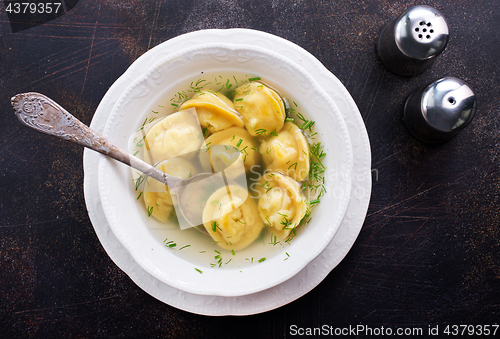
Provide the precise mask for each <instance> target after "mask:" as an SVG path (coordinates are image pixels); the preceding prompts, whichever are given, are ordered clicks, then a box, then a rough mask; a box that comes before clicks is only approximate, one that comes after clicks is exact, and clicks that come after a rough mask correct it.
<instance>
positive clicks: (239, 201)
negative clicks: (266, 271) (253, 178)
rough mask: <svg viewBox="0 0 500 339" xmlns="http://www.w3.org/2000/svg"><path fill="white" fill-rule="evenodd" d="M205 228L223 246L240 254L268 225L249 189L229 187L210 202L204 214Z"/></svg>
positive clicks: (216, 193)
mask: <svg viewBox="0 0 500 339" xmlns="http://www.w3.org/2000/svg"><path fill="white" fill-rule="evenodd" d="M227 189H229V190H230V192H231V194H230V195H229V194H228V193H227ZM203 225H204V226H205V229H206V230H207V232H208V234H210V236H211V237H212V238H213V239H214V240H215V241H217V243H218V245H219V246H221V247H222V248H225V249H233V250H239V249H242V248H245V247H247V246H248V245H250V244H251V243H252V242H253V241H254V240H255V239H257V237H258V236H259V234H260V231H261V230H262V227H263V225H264V223H263V222H262V219H261V217H260V215H259V211H258V210H257V204H256V203H255V201H254V200H253V198H252V197H251V196H250V195H248V192H247V190H246V188H242V187H239V186H235V185H229V186H227V187H221V188H220V189H218V190H217V191H215V192H214V193H213V194H212V195H211V196H210V197H209V198H208V200H207V203H206V206H205V209H204V210H203Z"/></svg>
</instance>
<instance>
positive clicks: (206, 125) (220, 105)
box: [180, 91, 244, 134]
mask: <svg viewBox="0 0 500 339" xmlns="http://www.w3.org/2000/svg"><path fill="white" fill-rule="evenodd" d="M191 107H194V108H196V113H197V114H198V120H199V121H200V125H201V127H202V128H203V130H204V131H206V132H208V134H211V133H215V132H217V131H220V130H223V129H226V128H229V127H232V126H238V127H243V126H244V123H243V119H242V118H241V116H240V115H239V114H238V112H237V111H236V110H235V109H234V105H233V103H232V102H231V100H229V99H228V98H227V97H226V96H225V95H223V94H221V93H215V92H210V91H207V92H200V93H196V94H195V95H194V96H193V97H192V98H191V99H189V100H188V101H186V102H184V103H183V104H182V105H181V107H180V109H181V110H184V109H188V108H191Z"/></svg>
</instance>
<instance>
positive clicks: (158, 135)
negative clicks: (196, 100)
mask: <svg viewBox="0 0 500 339" xmlns="http://www.w3.org/2000/svg"><path fill="white" fill-rule="evenodd" d="M203 141H204V140H203V136H202V133H201V128H200V125H199V123H198V121H197V118H196V113H195V110H190V111H183V112H177V113H173V114H171V115H168V116H166V117H165V118H164V119H162V120H160V121H158V122H157V123H156V124H155V125H154V126H153V127H151V129H149V131H148V132H147V133H146V147H147V148H148V149H149V151H150V155H151V157H152V159H151V160H152V163H153V164H156V163H158V162H160V161H163V160H167V159H172V158H175V157H177V156H179V155H183V154H187V153H190V152H193V155H194V154H195V153H194V151H197V150H199V149H200V146H201V145H202V143H203Z"/></svg>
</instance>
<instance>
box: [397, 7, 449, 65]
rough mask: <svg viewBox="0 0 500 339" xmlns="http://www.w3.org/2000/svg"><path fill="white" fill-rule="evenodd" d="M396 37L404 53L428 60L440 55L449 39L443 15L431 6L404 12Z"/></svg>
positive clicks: (398, 20) (399, 21)
mask: <svg viewBox="0 0 500 339" xmlns="http://www.w3.org/2000/svg"><path fill="white" fill-rule="evenodd" d="M394 37H395V41H396V44H397V46H398V48H399V49H400V50H401V52H402V53H404V54H405V55H407V56H408V57H410V58H412V59H417V60H426V59H429V58H432V57H434V56H437V55H439V54H440V53H441V52H442V51H443V50H444V48H445V47H446V44H447V43H448V39H449V30H448V25H447V24H446V21H445V19H444V17H443V15H442V14H441V13H440V12H439V11H438V10H437V9H435V8H433V7H430V6H415V7H412V8H410V9H408V10H407V11H405V12H403V13H402V14H401V15H400V17H399V18H398V19H397V22H396V25H395V27H394Z"/></svg>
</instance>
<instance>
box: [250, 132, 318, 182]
mask: <svg viewBox="0 0 500 339" xmlns="http://www.w3.org/2000/svg"><path fill="white" fill-rule="evenodd" d="M260 153H261V154H262V158H263V159H264V162H265V163H266V166H267V168H268V169H269V170H272V171H276V172H280V173H283V174H286V175H288V176H289V177H291V178H294V179H295V180H297V181H303V180H305V179H306V178H307V175H308V174H309V145H308V143H307V140H306V137H305V136H304V134H303V133H302V131H301V130H300V129H299V128H298V127H297V125H295V124H293V123H291V122H286V123H285V124H284V125H283V129H282V130H281V131H280V132H279V133H278V135H277V136H272V137H270V138H268V139H266V140H264V141H263V142H262V144H261V146H260Z"/></svg>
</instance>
